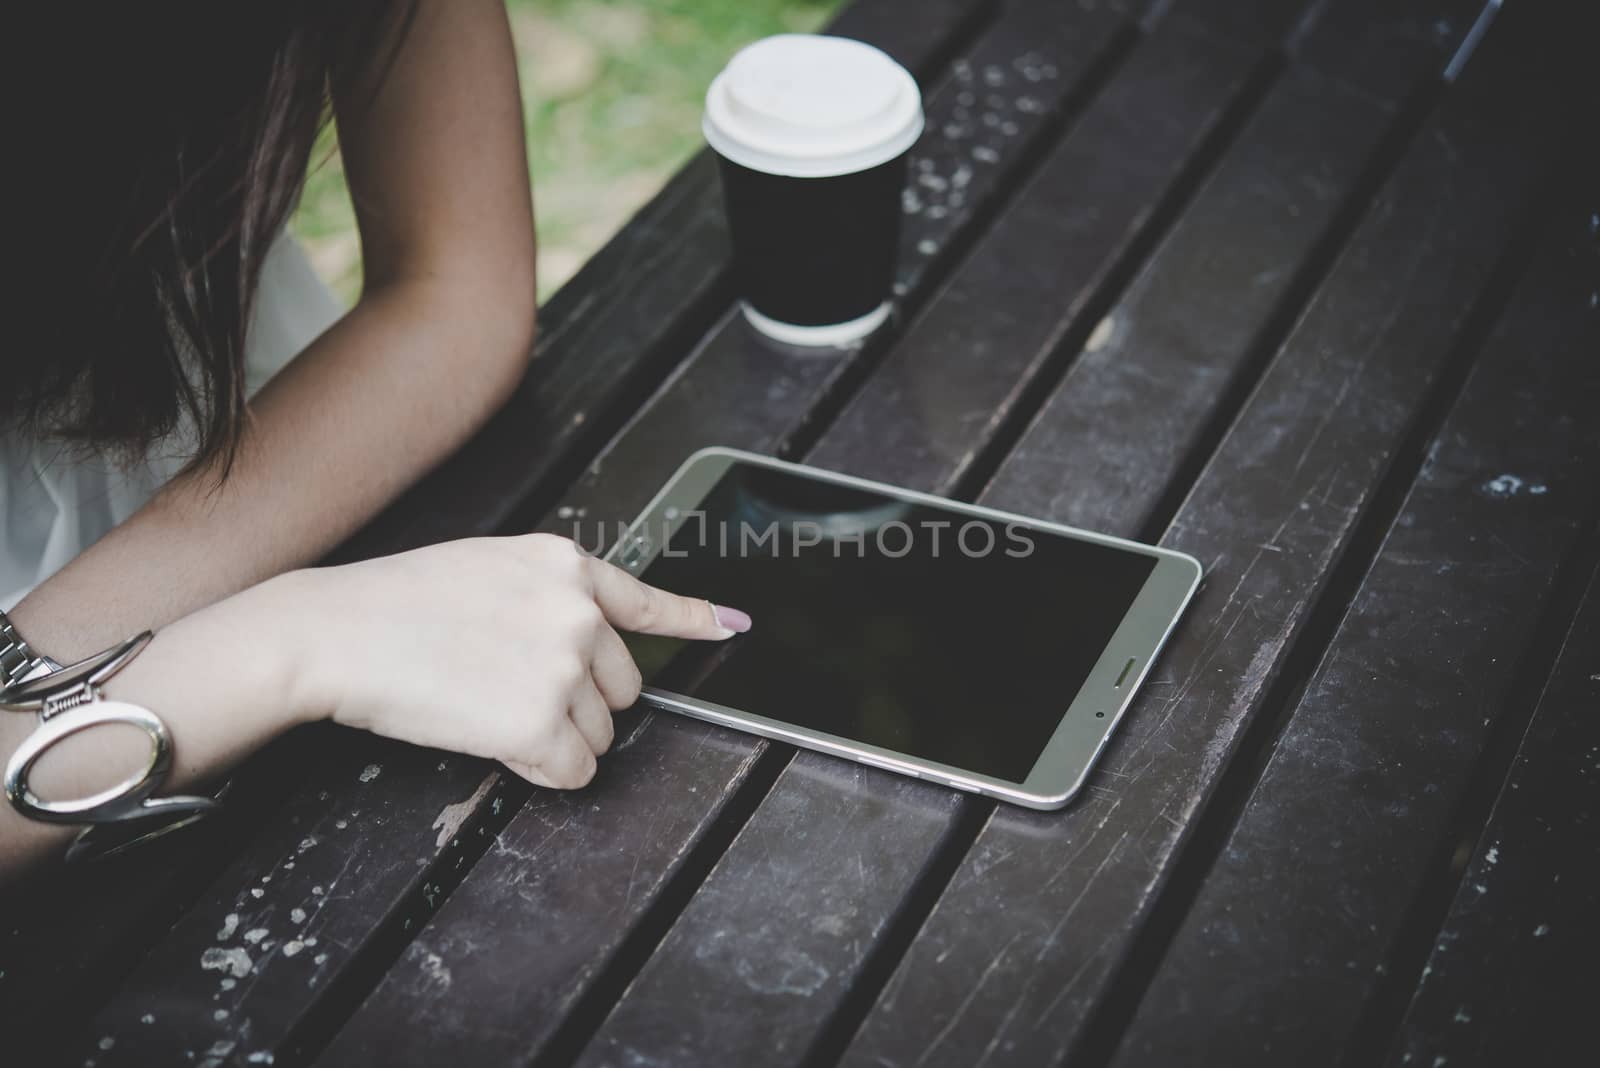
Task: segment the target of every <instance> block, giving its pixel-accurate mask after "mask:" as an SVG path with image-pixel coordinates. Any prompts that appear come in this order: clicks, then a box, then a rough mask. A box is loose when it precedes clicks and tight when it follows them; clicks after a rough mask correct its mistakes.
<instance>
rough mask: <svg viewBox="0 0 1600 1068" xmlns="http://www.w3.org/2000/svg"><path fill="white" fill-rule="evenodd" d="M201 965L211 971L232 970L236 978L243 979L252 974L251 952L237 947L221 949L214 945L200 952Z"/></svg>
mask: <svg viewBox="0 0 1600 1068" xmlns="http://www.w3.org/2000/svg"><path fill="white" fill-rule="evenodd" d="M200 967H202V968H204V969H205V970H206V971H209V972H231V973H233V975H234V977H235V978H238V979H243V978H244V977H245V976H247V975H249V974H250V968H251V961H250V954H248V953H246V952H245V951H244V950H242V949H239V948H237V947H235V948H233V949H220V948H218V947H216V946H213V947H212V948H210V949H208V950H206V951H205V952H204V953H202V954H200Z"/></svg>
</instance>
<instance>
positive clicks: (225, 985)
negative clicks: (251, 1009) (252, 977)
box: [218, 975, 239, 990]
mask: <svg viewBox="0 0 1600 1068" xmlns="http://www.w3.org/2000/svg"><path fill="white" fill-rule="evenodd" d="M218 985H219V986H221V987H222V989H224V990H232V989H233V988H234V987H236V986H238V985H239V980H237V979H235V978H234V977H233V976H231V975H230V976H228V977H227V978H225V979H223V980H222V982H221V983H220V984H218Z"/></svg>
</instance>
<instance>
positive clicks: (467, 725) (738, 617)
mask: <svg viewBox="0 0 1600 1068" xmlns="http://www.w3.org/2000/svg"><path fill="white" fill-rule="evenodd" d="M284 581H286V582H288V583H291V584H293V585H294V586H296V587H298V590H299V595H298V596H296V597H293V598H291V599H290V601H299V602H300V610H299V611H300V616H299V618H300V619H301V621H302V623H301V628H300V629H301V634H302V636H303V638H304V639H305V645H304V647H301V648H299V649H298V651H297V654H296V660H297V661H298V663H299V664H300V667H299V668H298V669H297V670H296V672H295V697H294V704H295V705H296V707H297V708H298V709H299V710H300V711H301V712H302V714H304V715H306V716H308V717H312V718H317V717H324V716H326V717H331V718H332V719H334V720H336V721H337V722H340V723H344V724H347V725H349V726H354V727H362V728H365V729H367V730H370V731H374V732H375V733H378V734H382V735H386V736H388V737H391V738H398V739H401V740H404V741H408V742H415V743H417V744H419V745H428V746H436V747H439V748H443V749H451V750H456V751H458V752H463V753H470V754H472V755H475V756H480V757H488V758H492V759H495V760H499V761H501V762H502V763H504V764H505V765H506V766H507V767H509V768H510V769H511V770H512V771H514V772H516V773H517V774H518V775H521V776H522V777H523V778H525V779H527V780H529V781H530V782H533V783H536V784H538V785H541V786H551V787H558V788H564V789H569V788H573V787H578V786H582V785H584V784H585V783H587V782H588V781H589V780H590V779H591V778H593V776H594V772H595V757H597V756H598V755H599V754H601V753H604V752H605V751H606V750H607V749H608V748H609V747H610V745H611V740H612V736H613V728H612V722H611V713H612V712H613V711H616V710H620V709H624V708H627V707H629V706H630V705H632V704H633V703H634V702H635V701H636V700H638V697H639V686H640V678H639V669H638V668H637V667H635V666H634V663H633V659H632V657H631V656H629V654H628V650H627V647H626V646H625V645H624V644H623V642H622V639H621V638H620V637H619V636H618V635H617V631H618V630H628V631H636V632H639V633H645V634H661V635H667V636H671V637H678V638H701V639H710V640H720V639H724V638H729V637H732V636H733V635H734V634H735V633H736V632H738V631H743V630H746V629H748V628H749V626H750V620H749V617H747V616H745V615H744V613H742V612H738V611H735V610H730V609H726V608H723V609H720V610H719V609H717V608H714V607H713V606H712V605H711V604H710V603H709V602H707V601H700V600H692V599H690V598H687V597H680V596H678V595H676V594H671V593H667V592H665V591H663V590H658V589H656V588H654V587H652V586H647V585H645V584H644V583H642V582H640V581H639V580H638V579H636V578H634V577H633V576H631V575H629V574H628V573H626V572H625V571H622V570H621V569H619V568H616V567H613V566H612V565H610V564H608V563H605V562H603V561H601V560H598V559H595V558H594V557H591V556H588V555H585V554H584V553H583V552H581V551H580V550H579V549H578V547H577V546H576V545H575V544H574V543H573V542H572V541H570V540H568V539H566V538H558V537H555V536H552V535H547V534H533V535H529V536H527V537H516V538H482V539H475V540H470V541H459V542H451V543H447V544H444V545H436V546H431V547H429V548H426V549H420V550H417V551H415V552H409V553H402V554H400V555H398V556H391V557H385V558H382V559H378V560H369V561H365V562H363V563H359V564H351V565H348V566H344V567H336V568H328V569H323V570H314V571H303V572H296V573H294V574H292V575H289V576H285V580H284ZM286 603H288V602H286Z"/></svg>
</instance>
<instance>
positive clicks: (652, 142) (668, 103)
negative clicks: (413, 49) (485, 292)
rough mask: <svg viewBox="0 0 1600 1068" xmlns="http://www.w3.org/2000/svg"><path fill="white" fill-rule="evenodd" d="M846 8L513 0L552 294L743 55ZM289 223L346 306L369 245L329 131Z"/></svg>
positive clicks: (613, 226)
mask: <svg viewBox="0 0 1600 1068" xmlns="http://www.w3.org/2000/svg"><path fill="white" fill-rule="evenodd" d="M834 6H835V2H834V0H632V2H610V3H607V2H600V0H508V4H507V8H508V10H509V13H510V16H511V23H512V32H513V34H514V36H515V38H516V43H517V56H518V64H517V65H518V68H519V72H520V74H521V80H522V99H523V111H524V116H525V127H526V134H527V139H528V163H529V166H530V168H531V170H532V175H533V183H534V205H535V210H536V213H537V217H538V229H539V291H540V294H539V295H540V298H541V299H543V298H544V297H546V296H548V295H549V294H550V293H552V292H553V291H554V290H555V289H556V288H558V287H559V286H560V284H561V283H562V282H564V281H566V279H567V278H569V277H570V276H571V275H572V274H573V272H574V271H576V270H577V269H578V267H580V266H581V265H582V264H583V262H584V260H586V259H587V258H588V257H589V256H590V255H592V254H593V253H594V251H595V250H596V249H598V248H599V247H600V246H601V245H602V244H604V243H605V241H606V239H607V238H609V237H610V236H611V235H612V234H613V233H615V232H616V231H617V229H618V228H619V227H620V226H621V225H622V224H623V223H624V222H626V221H627V219H628V217H629V216H630V215H631V214H632V213H633V212H634V211H635V210H637V208H638V207H639V206H640V205H641V204H643V203H644V202H645V201H646V200H648V199H649V198H650V196H651V195H652V194H653V193H654V192H655V191H656V190H657V189H659V188H660V187H661V184H662V183H663V182H665V181H666V180H667V178H669V177H670V176H671V175H672V173H673V172H674V171H675V170H677V168H678V167H680V166H681V165H682V164H683V162H684V161H685V160H686V159H688V158H689V156H691V155H692V154H693V153H694V152H695V151H696V150H697V149H698V148H699V147H700V145H701V138H700V110H701V106H702V103H703V101H704V99H705V90H706V86H707V85H709V84H710V82H711V79H712V77H713V76H715V74H716V73H717V71H718V70H720V69H721V68H722V65H723V64H724V63H725V62H727V59H728V57H729V56H731V55H732V54H733V53H734V52H736V51H737V50H738V49H739V48H740V47H741V46H743V45H745V44H748V43H749V42H751V41H753V40H756V39H757V38H760V37H765V36H767V35H769V34H773V33H785V32H795V31H802V32H803V31H809V30H814V29H816V28H818V27H820V26H821V25H822V23H823V22H824V21H825V20H826V19H827V17H828V15H829V13H830V12H831V11H832V9H833V8H834ZM316 158H317V159H318V160H323V161H324V162H322V163H321V164H320V165H318V166H315V167H314V169H313V171H312V173H311V175H310V176H309V178H308V180H307V183H306V189H305V193H304V195H303V197H302V198H301V203H300V207H299V210H298V211H297V213H296V214H295V217H294V219H293V221H292V223H291V227H292V229H293V231H294V233H295V234H296V235H297V236H298V237H299V238H300V239H301V240H302V241H303V242H304V243H305V244H306V247H307V249H308V250H309V251H310V253H311V257H312V261H313V262H314V263H315V264H316V265H317V269H318V270H319V272H321V273H322V275H323V277H324V278H326V279H327V280H328V282H329V283H330V284H331V285H332V286H333V287H334V289H335V291H336V292H337V293H338V294H339V295H340V296H341V297H342V298H343V299H344V300H345V301H346V302H347V303H350V302H353V301H354V300H355V298H356V296H357V295H358V294H359V292H360V288H361V265H360V254H359V242H358V241H357V238H356V232H355V219H354V215H353V212H352V210H351V207H350V196H349V192H348V190H347V189H346V188H345V182H344V173H343V170H342V168H341V167H340V164H339V158H338V152H337V146H336V145H335V144H334V143H333V138H332V136H331V131H330V132H329V135H328V137H327V143H326V144H325V145H324V146H322V147H321V148H320V149H319V151H318V153H317V156H316Z"/></svg>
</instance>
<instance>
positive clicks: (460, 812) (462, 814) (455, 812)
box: [430, 771, 500, 849]
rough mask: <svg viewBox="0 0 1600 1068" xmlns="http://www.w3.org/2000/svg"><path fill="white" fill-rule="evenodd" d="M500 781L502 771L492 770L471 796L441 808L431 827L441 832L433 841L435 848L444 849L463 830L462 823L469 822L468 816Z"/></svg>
mask: <svg viewBox="0 0 1600 1068" xmlns="http://www.w3.org/2000/svg"><path fill="white" fill-rule="evenodd" d="M499 781H500V773H499V772H497V771H491V772H490V773H489V774H487V775H485V776H484V777H483V781H482V782H480V783H479V784H478V788H477V789H476V790H474V791H472V795H471V796H470V797H467V798H466V799H465V800H462V801H457V802H456V803H455V804H453V805H446V806H444V808H442V809H440V810H439V814H438V815H437V816H435V817H434V820H433V826H432V827H431V828H430V830H437V831H438V832H439V836H438V838H437V839H435V841H434V843H433V845H434V848H435V849H443V848H444V844H445V843H446V842H448V841H449V840H450V839H451V838H454V837H455V836H456V834H457V833H458V832H459V831H460V830H461V825H462V824H463V823H465V822H467V818H468V817H470V816H471V815H472V813H473V812H474V811H476V810H477V808H478V806H479V805H480V804H482V803H483V799H484V798H485V797H488V796H489V791H490V790H492V789H494V784H495V783H497V782H499Z"/></svg>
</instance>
